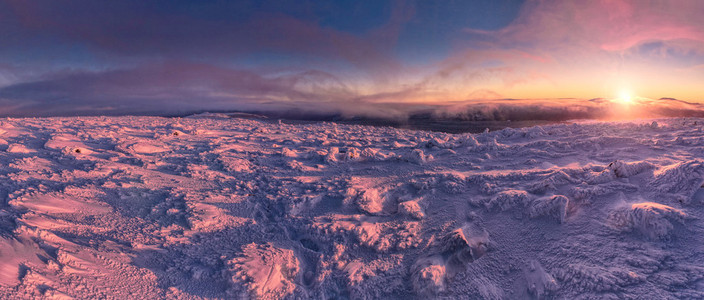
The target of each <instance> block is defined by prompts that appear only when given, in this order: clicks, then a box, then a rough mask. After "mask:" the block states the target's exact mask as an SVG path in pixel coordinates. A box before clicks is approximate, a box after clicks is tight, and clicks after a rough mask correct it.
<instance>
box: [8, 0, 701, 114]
mask: <svg viewBox="0 0 704 300" xmlns="http://www.w3.org/2000/svg"><path fill="white" fill-rule="evenodd" d="M703 19H704V1H698V0H677V1H674V0H673V1H663V0H594V1H570V0H556V1H548V0H535V1H531V0H525V1H520V0H456V1H455V0H438V1H421V0H417V1H413V0H409V1H403V0H398V1H381V0H376V1H351V0H350V1H347V0H344V1H342V0H340V1H331V0H328V1H314V0H299V1H283V0H271V1H258V0H251V1H249V0H239V1H224V0H223V1H218V0H204V1H183V0H168V1H166V0H164V1H161V0H156V1H149V0H121V1H92V0H72V1H66V0H46V1H43V0H0V115H1V116H44V115H74V114H93V115H95V114H171V113H184V112H191V111H205V110H245V111H246V110H267V109H274V110H276V109H278V110H296V109H298V110H306V109H308V110H322V111H326V110H329V111H335V110H344V111H345V112H347V113H348V114H350V115H355V114H379V115H388V114H399V113H401V114H402V113H403V112H399V110H398V109H396V107H398V106H399V105H401V106H403V105H408V106H409V107H410V106H413V107H422V106H424V105H426V106H432V105H438V104H453V103H472V102H477V103H478V102H481V103H484V104H487V105H488V104H491V103H505V101H506V100H503V99H520V100H521V101H523V102H525V101H527V100H531V99H532V100H535V99H543V100H544V99H551V100H549V101H550V103H556V102H555V101H556V100H554V99H563V98H577V99H593V98H613V97H620V96H619V95H624V94H627V95H630V96H631V97H645V98H651V99H659V98H663V97H666V98H676V99H679V100H685V101H689V102H702V101H704V90H703V89H702V85H701V83H704V22H702V21H701V20H703ZM543 100H541V101H543ZM523 102H522V103H523ZM568 102H569V101H568V100H565V103H568ZM389 103H391V104H389ZM557 103H559V101H557ZM569 103H571V102H569ZM390 107H393V109H392V108H390Z"/></svg>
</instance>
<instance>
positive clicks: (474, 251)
mask: <svg viewBox="0 0 704 300" xmlns="http://www.w3.org/2000/svg"><path fill="white" fill-rule="evenodd" d="M440 243H441V249H442V253H443V256H445V257H448V263H450V264H456V265H464V264H467V263H471V262H473V261H475V260H477V259H479V258H480V257H482V256H484V254H486V252H487V250H488V247H489V234H488V233H487V232H486V231H482V230H477V229H474V228H471V227H470V226H469V225H465V226H463V227H460V228H457V229H455V230H453V231H451V232H450V233H448V234H447V235H445V236H444V237H443V238H442V239H441V240H440Z"/></svg>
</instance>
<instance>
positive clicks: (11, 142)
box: [0, 117, 704, 299]
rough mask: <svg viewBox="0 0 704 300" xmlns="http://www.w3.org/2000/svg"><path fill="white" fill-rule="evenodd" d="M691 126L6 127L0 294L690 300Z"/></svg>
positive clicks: (700, 143) (702, 258)
mask: <svg viewBox="0 0 704 300" xmlns="http://www.w3.org/2000/svg"><path fill="white" fill-rule="evenodd" d="M703 127H704V120H700V119H672V120H658V121H657V123H652V121H644V122H634V123H597V122H593V123H582V124H572V123H570V124H559V125H550V126H542V127H532V128H523V129H505V130H501V131H494V132H489V133H483V134H458V135H451V134H445V133H431V132H419V131H410V130H400V129H393V128H385V127H365V126H356V125H336V124H333V123H320V124H299V125H287V124H278V123H275V122H263V121H260V120H246V119H225V118H221V119H219V118H198V119H196V118H193V119H189V118H183V119H178V118H156V117H116V118H47V119H2V120H0V128H1V130H0V150H2V151H1V152H0V161H1V162H2V166H3V167H2V169H0V199H2V201H0V208H1V210H0V298H3V299H5V298H37V297H47V298H51V297H60V296H64V295H65V296H72V297H76V298H84V299H85V298H140V299H143V298H165V297H166V298H213V297H215V298H233V297H235V298H236V297H241V296H244V297H260V298H281V297H291V298H312V299H327V298H354V299H360V298H402V299H408V298H413V297H418V298H424V299H426V298H436V297H451V298H477V299H501V298H505V299H518V298H530V297H534V298H553V297H554V298H565V299H573V298H580V297H581V298H595V297H596V298H630V297H632V298H655V299H666V298H702V297H704V223H703V222H702V217H703V216H704V190H703V189H702V188H701V186H702V183H703V182H704V132H702V128H703Z"/></svg>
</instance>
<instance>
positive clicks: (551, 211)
mask: <svg viewBox="0 0 704 300" xmlns="http://www.w3.org/2000/svg"><path fill="white" fill-rule="evenodd" d="M569 203H570V200H569V199H568V198H567V197H565V196H563V195H555V196H552V197H542V198H538V199H535V200H533V203H531V205H530V208H529V209H528V214H529V215H530V217H531V218H538V217H543V216H547V217H551V218H553V219H555V220H557V221H558V222H560V223H563V222H564V221H565V218H566V217H567V206H568V205H569Z"/></svg>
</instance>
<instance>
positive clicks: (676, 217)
mask: <svg viewBox="0 0 704 300" xmlns="http://www.w3.org/2000/svg"><path fill="white" fill-rule="evenodd" d="M686 218H687V214H685V213H684V212H683V211H681V210H679V209H676V208H673V207H670V206H667V205H663V204H659V203H654V202H642V203H634V204H631V205H630V206H626V207H622V208H619V209H616V210H615V211H614V212H612V214H611V216H610V221H611V223H610V225H611V226H612V227H613V228H615V229H617V230H620V231H622V232H631V231H634V232H637V233H640V234H642V235H643V236H646V237H648V238H650V239H665V238H668V237H669V236H670V234H671V231H672V230H673V228H674V226H673V222H676V223H684V220H685V219H686Z"/></svg>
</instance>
